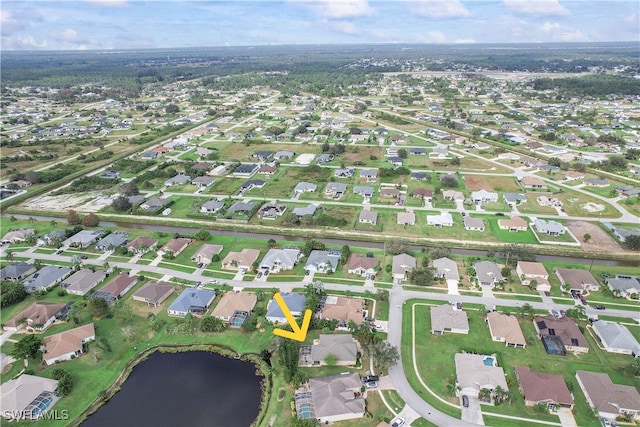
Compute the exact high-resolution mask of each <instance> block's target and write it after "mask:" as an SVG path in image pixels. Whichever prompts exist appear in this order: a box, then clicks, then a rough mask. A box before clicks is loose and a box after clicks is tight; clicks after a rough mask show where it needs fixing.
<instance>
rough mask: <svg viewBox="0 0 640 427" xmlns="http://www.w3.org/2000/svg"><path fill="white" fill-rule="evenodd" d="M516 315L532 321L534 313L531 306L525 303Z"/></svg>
mask: <svg viewBox="0 0 640 427" xmlns="http://www.w3.org/2000/svg"><path fill="white" fill-rule="evenodd" d="M518 314H519V316H520V317H521V318H523V319H528V320H533V317H534V316H535V311H534V310H533V306H532V305H531V304H529V303H525V304H524V305H523V306H522V307H520V308H518Z"/></svg>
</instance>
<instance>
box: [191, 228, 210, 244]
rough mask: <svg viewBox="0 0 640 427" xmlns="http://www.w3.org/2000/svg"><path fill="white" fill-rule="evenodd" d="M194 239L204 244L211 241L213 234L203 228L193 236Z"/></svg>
mask: <svg viewBox="0 0 640 427" xmlns="http://www.w3.org/2000/svg"><path fill="white" fill-rule="evenodd" d="M193 238H194V239H196V240H201V241H203V242H206V241H207V240H209V239H211V233H209V232H208V231H207V230H205V229H204V228H201V229H200V230H198V231H197V232H196V233H195V234H194V235H193Z"/></svg>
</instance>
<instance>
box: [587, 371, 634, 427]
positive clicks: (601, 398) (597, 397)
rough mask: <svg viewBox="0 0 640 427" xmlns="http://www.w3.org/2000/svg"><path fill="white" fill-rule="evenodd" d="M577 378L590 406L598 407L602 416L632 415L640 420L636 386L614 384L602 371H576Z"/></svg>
mask: <svg viewBox="0 0 640 427" xmlns="http://www.w3.org/2000/svg"><path fill="white" fill-rule="evenodd" d="M576 379H577V380H578V385H579V386H580V389H582V392H583V393H584V397H586V399H587V403H588V404H589V407H591V408H596V409H597V410H598V415H600V416H601V417H604V418H608V419H615V418H616V417H618V416H620V415H623V416H624V415H631V419H632V420H633V421H635V422H637V421H639V420H640V393H638V390H636V388H635V387H634V386H631V385H620V384H614V383H613V382H612V381H611V378H610V377H609V375H607V374H603V373H601V372H589V371H576Z"/></svg>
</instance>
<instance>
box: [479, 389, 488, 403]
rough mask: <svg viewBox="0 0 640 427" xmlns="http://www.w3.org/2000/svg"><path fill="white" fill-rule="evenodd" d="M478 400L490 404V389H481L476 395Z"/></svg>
mask: <svg viewBox="0 0 640 427" xmlns="http://www.w3.org/2000/svg"><path fill="white" fill-rule="evenodd" d="M478 399H480V400H482V401H483V402H490V401H491V389H488V388H481V389H480V393H478Z"/></svg>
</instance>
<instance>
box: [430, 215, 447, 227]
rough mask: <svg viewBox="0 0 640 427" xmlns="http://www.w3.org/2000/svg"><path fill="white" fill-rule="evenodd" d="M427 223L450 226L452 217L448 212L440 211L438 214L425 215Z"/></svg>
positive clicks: (436, 225)
mask: <svg viewBox="0 0 640 427" xmlns="http://www.w3.org/2000/svg"><path fill="white" fill-rule="evenodd" d="M427 225H433V226H435V227H451V226H452V225H453V218H452V217H451V213H449V212H442V213H440V214H438V215H427Z"/></svg>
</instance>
